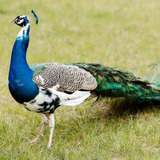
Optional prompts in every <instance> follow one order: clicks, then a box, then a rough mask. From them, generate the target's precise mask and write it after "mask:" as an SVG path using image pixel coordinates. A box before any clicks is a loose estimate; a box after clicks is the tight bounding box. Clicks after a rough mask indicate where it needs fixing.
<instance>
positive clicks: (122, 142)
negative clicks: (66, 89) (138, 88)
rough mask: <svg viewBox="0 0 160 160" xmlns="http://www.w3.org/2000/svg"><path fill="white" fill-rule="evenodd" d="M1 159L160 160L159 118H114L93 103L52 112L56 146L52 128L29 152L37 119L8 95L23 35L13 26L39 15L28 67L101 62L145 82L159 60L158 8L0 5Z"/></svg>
mask: <svg viewBox="0 0 160 160" xmlns="http://www.w3.org/2000/svg"><path fill="white" fill-rule="evenodd" d="M0 4H1V5H0V24H1V25H0V37H1V38H0V95H1V98H0V142H1V143H0V159H21V160H22V159H25V160H26V159H33V160H37V159H42V160H45V159H46V160H53V159H56V160H57V159H74V160H76V159H82V160H83V159H89V160H96V159H97V160H99V159H100V160H104V159H109V160H111V159H113V160H116V159H118V160H119V159H125V160H128V159H131V160H132V159H133V160H134V159H136V160H138V159H141V160H142V159H145V160H146V159H149V160H150V159H155V160H157V159H159V155H160V137H159V136H160V135H159V132H160V131H159V129H160V118H159V113H160V111H159V110H158V109H156V108H152V109H147V110H144V111H143V112H138V113H136V114H134V115H131V114H125V115H124V116H118V115H110V114H107V113H106V112H103V111H97V110H98V107H97V108H91V107H90V106H91V101H86V102H85V103H83V104H82V105H79V106H76V107H66V106H61V107H60V108H58V109H57V110H56V112H55V118H56V127H55V133H54V137H53V146H52V149H51V150H47V149H46V146H47V142H48V136H49V128H47V129H46V130H45V133H44V135H45V137H44V138H41V141H40V143H39V144H35V145H31V144H29V143H28V142H29V140H30V139H32V138H34V137H35V136H36V134H37V133H38V131H39V130H40V128H41V119H40V117H39V115H38V114H35V113H31V112H28V111H26V110H25V109H24V108H23V107H21V106H20V105H19V104H17V103H16V102H15V101H14V100H13V99H12V97H11V96H10V93H9V91H8V87H7V85H8V81H7V77H8V70H9V62H10V54H11V50H12V46H13V43H14V40H15V38H16V35H17V33H18V31H19V29H20V28H19V27H17V26H16V25H11V24H9V23H8V21H9V20H11V19H13V18H15V17H16V16H18V15H20V14H28V13H29V12H30V10H31V9H34V10H35V11H36V13H37V14H38V16H39V19H40V23H39V25H38V26H36V25H34V24H32V26H31V33H30V35H31V39H30V46H29V49H28V55H27V59H28V62H29V64H32V63H37V62H39V63H40V62H59V63H72V62H96V63H101V64H104V65H107V66H114V67H117V68H120V69H124V70H128V71H132V72H134V74H136V75H137V76H141V77H143V78H144V77H145V75H146V73H147V72H148V66H149V65H150V64H152V63H153V62H155V60H157V59H158V57H159V55H160V53H159V52H160V41H159V39H160V30H159V28H160V20H159V19H160V2H159V1H158V0H156V1H152V0H141V1H139V0H130V1H129V0H121V1H117V0H85V1H84V0H79V1H70V2H69V1H67V0H63V1H62V0H60V1H56V0H52V1H51V0H46V1H43V0H39V1H38V0H37V1H36V0H35V1H31V0H28V1H21V2H19V1H17V2H15V1H13V0H5V1H4V0H1V1H0Z"/></svg>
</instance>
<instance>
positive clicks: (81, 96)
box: [49, 85, 90, 106]
mask: <svg viewBox="0 0 160 160" xmlns="http://www.w3.org/2000/svg"><path fill="white" fill-rule="evenodd" d="M58 87H59V85H56V86H54V87H52V88H50V89H49V90H50V91H51V92H52V93H53V94H55V95H57V96H58V97H59V98H60V105H66V106H75V105H78V104H80V103H82V102H83V101H84V100H85V99H87V98H88V97H89V96H90V91H75V92H74V93H72V94H67V93H64V92H60V91H57V89H58Z"/></svg>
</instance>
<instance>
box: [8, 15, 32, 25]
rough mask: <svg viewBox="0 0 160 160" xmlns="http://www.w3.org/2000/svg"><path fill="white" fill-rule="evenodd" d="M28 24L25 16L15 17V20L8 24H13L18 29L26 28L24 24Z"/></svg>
mask: <svg viewBox="0 0 160 160" xmlns="http://www.w3.org/2000/svg"><path fill="white" fill-rule="evenodd" d="M28 22H29V20H28V19H27V16H24V15H22V16H17V17H16V18H15V19H13V20H11V21H10V23H15V24H17V25H18V26H20V27H24V26H26V24H27V23H28Z"/></svg>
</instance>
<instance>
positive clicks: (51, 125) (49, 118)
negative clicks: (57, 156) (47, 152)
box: [47, 114, 55, 149]
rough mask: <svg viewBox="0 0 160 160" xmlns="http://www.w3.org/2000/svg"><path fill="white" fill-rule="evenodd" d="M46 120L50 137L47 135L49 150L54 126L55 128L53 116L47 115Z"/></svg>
mask: <svg viewBox="0 0 160 160" xmlns="http://www.w3.org/2000/svg"><path fill="white" fill-rule="evenodd" d="M47 117H48V120H49V127H50V135H49V142H48V147H47V148H48V149H50V148H51V144H52V137H53V131H54V126H55V119H54V114H50V115H47Z"/></svg>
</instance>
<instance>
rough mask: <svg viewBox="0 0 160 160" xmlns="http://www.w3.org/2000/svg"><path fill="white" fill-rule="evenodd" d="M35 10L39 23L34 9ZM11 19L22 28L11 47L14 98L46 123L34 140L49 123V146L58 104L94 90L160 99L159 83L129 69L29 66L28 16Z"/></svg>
mask: <svg viewBox="0 0 160 160" xmlns="http://www.w3.org/2000/svg"><path fill="white" fill-rule="evenodd" d="M32 13H33V15H34V17H35V18H36V19H37V23H38V17H37V16H36V14H35V12H34V11H32ZM12 22H13V23H16V24H17V25H19V26H20V27H22V29H21V31H20V32H19V33H18V36H17V39H16V41H15V43H14V46H13V50H12V56H11V64H10V71H9V90H10V92H11V95H12V96H13V98H14V99H15V100H16V101H17V102H18V103H20V104H23V106H24V107H25V108H26V109H27V110H29V111H33V112H37V113H40V114H41V116H42V120H43V123H44V124H43V127H42V129H41V130H40V132H39V134H38V136H37V137H36V139H35V140H33V141H32V142H37V141H39V138H40V136H41V135H42V134H43V131H44V129H45V127H46V126H47V124H48V123H49V126H50V137H49V143H48V147H49V148H50V147H51V141H52V136H53V130H54V125H55V122H54V111H55V110H56V108H57V107H59V106H61V105H66V106H75V105H78V104H81V103H82V102H83V101H84V100H85V99H87V98H88V97H89V96H90V94H91V93H94V94H95V95H96V96H99V95H101V96H104V97H114V98H116V97H124V98H127V99H137V100H141V101H150V102H152V101H158V102H160V89H159V87H158V86H157V85H153V84H151V83H149V82H146V81H142V80H141V79H139V78H137V77H135V76H134V75H133V74H132V73H129V72H126V71H122V70H118V69H115V68H110V67H106V66H103V65H100V64H94V63H93V64H85V63H73V64H67V63H66V64H59V63H42V64H33V65H30V66H29V65H28V63H27V60H26V52H27V48H28V44H29V31H30V23H29V19H28V17H26V16H18V17H16V18H15V19H14V20H12Z"/></svg>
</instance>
